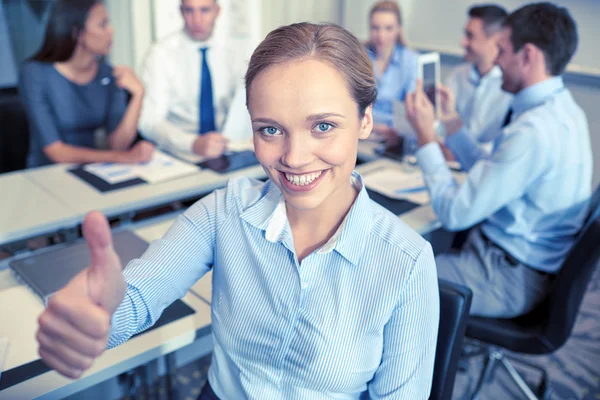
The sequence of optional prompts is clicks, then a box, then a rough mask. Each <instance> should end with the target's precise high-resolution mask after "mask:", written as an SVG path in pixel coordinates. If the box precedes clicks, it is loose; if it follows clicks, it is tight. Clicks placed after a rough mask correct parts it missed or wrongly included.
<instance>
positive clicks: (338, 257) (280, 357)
mask: <svg viewBox="0 0 600 400" xmlns="http://www.w3.org/2000/svg"><path fill="white" fill-rule="evenodd" d="M353 177H354V178H355V179H356V181H357V183H358V185H360V187H361V189H360V192H359V195H358V197H357V199H356V201H355V202H354V204H353V206H352V208H351V210H350V211H349V213H348V214H347V216H346V219H345V221H344V223H343V224H342V226H341V227H340V229H339V230H338V232H337V233H336V234H334V235H333V237H332V238H331V240H330V241H329V242H328V243H326V244H325V245H324V246H323V247H322V248H321V249H319V250H317V251H315V252H313V253H312V254H310V255H309V256H308V257H306V258H305V259H304V260H302V262H301V263H298V259H297V257H296V254H295V251H294V244H293V238H292V233H291V229H290V225H289V222H288V220H287V217H286V212H285V203H284V201H283V196H282V194H281V191H280V190H279V188H277V186H276V185H275V184H273V183H272V182H270V181H267V183H262V182H259V181H255V180H251V179H248V178H241V179H237V180H232V181H230V182H229V184H228V186H227V188H225V189H222V190H217V191H215V192H214V193H212V194H211V195H209V196H207V197H205V198H203V199H202V200H200V201H198V202H197V203H196V204H194V205H193V206H192V207H190V209H188V210H187V211H186V212H185V213H183V214H182V215H181V216H180V217H178V219H177V221H176V222H175V223H174V224H173V226H172V227H171V228H170V229H169V231H168V232H167V233H166V234H165V236H164V237H163V238H162V239H160V240H157V241H154V242H153V243H152V244H151V245H150V247H149V249H148V251H147V252H146V253H145V254H144V255H143V256H142V257H141V259H138V260H134V261H132V262H131V263H130V264H128V266H127V268H126V269H125V271H124V275H125V277H126V280H127V285H128V287H127V293H126V295H125V299H124V301H123V303H122V304H121V305H120V306H119V308H118V309H117V311H116V312H115V314H114V316H113V327H112V331H111V336H110V339H109V347H113V346H117V345H119V344H120V343H123V342H124V341H126V340H127V339H128V338H130V337H131V336H132V335H134V334H135V333H137V332H140V331H142V330H144V329H146V328H148V327H150V326H151V325H152V324H154V322H155V321H156V320H157V319H158V318H159V316H160V314H161V313H162V311H163V310H164V309H165V307H167V306H168V305H169V304H170V303H171V302H173V301H175V300H176V299H178V298H181V297H182V296H183V295H185V293H186V292H187V291H188V289H189V288H190V287H191V286H192V285H193V284H194V283H195V282H196V281H197V280H198V279H199V278H200V277H202V275H204V274H205V273H206V272H207V271H209V270H210V268H212V266H214V271H213V295H212V314H211V315H212V329H213V336H214V352H213V358H212V363H211V366H210V370H209V381H210V383H211V386H212V388H213V390H214V391H215V393H216V394H217V396H219V398H221V399H242V398H258V399H311V400H313V399H332V398H335V399H357V398H358V397H359V396H360V394H361V393H362V392H364V391H365V390H368V391H369V394H370V397H371V398H372V399H426V398H428V396H429V392H430V389H431V381H432V374H433V365H434V357H435V347H436V339H437V328H438V320H439V294H438V287H437V276H436V269H435V262H434V258H433V253H432V250H431V246H430V245H429V243H427V242H426V241H425V240H424V239H423V238H421V237H420V236H419V235H418V234H416V233H415V232H414V231H413V230H411V229H410V228H409V227H408V226H407V225H405V224H404V223H403V222H402V221H401V220H400V219H399V218H397V217H396V216H394V215H393V214H391V213H390V212H389V211H387V210H385V209H384V208H382V207H381V206H379V205H378V204H376V203H375V202H373V201H372V200H370V199H369V196H368V194H367V192H366V190H365V189H364V187H363V185H362V181H361V178H360V177H359V176H358V175H357V174H355V175H353Z"/></svg>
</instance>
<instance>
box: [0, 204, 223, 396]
mask: <svg viewBox="0 0 600 400" xmlns="http://www.w3.org/2000/svg"><path fill="white" fill-rule="evenodd" d="M174 218H176V215H174V214H173V215H168V216H166V217H165V216H161V217H158V218H157V219H156V220H154V221H153V222H148V221H146V222H144V223H143V224H140V226H139V229H134V230H135V231H136V232H137V233H138V234H139V235H140V236H141V237H143V238H144V239H146V240H150V241H151V240H153V239H156V238H158V237H160V236H162V234H164V232H165V231H166V229H168V227H169V226H170V225H171V223H172V221H173V220H174ZM132 228H137V226H132ZM8 262H9V260H3V261H2V262H0V298H2V290H8V289H12V288H15V287H17V288H18V289H20V288H23V287H22V286H19V283H18V282H16V281H14V280H13V279H12V277H11V275H10V273H9V271H8V270H7V269H6V268H7V266H8ZM204 279H207V280H206V281H205V284H206V283H208V284H209V285H211V284H210V277H205V278H204ZM18 292H19V293H20V295H21V296H25V297H24V298H23V299H24V300H25V301H23V303H24V308H27V309H28V310H29V312H26V311H25V310H24V309H22V310H20V311H19V314H18V316H17V315H10V316H6V315H5V316H0V336H2V335H6V336H9V340H10V341H11V345H10V346H11V347H10V348H13V349H19V351H18V353H17V354H15V353H13V354H12V356H11V359H10V360H11V362H10V364H8V365H5V370H8V369H11V368H13V367H15V366H19V365H22V364H26V363H28V362H31V361H34V360H35V359H36V358H37V355H36V354H37V343H36V341H35V336H34V335H35V330H36V329H37V317H38V316H39V314H40V313H41V312H42V311H43V304H42V302H41V300H40V299H39V298H38V297H37V296H36V295H35V294H34V293H33V292H30V291H28V290H27V291H25V290H19V291H18ZM5 293H8V292H5ZM4 300H6V299H4ZM182 300H183V301H184V302H185V303H186V304H187V305H188V306H190V307H191V308H192V309H194V311H195V313H194V314H193V315H190V316H188V317H184V318H181V319H180V320H177V321H175V322H172V323H170V324H167V325H165V326H162V327H159V328H157V329H154V330H151V331H148V332H146V333H143V334H141V335H139V336H136V337H134V338H132V339H130V340H129V341H128V342H126V343H124V344H122V345H121V346H118V347H116V348H114V349H111V350H108V351H107V352H105V353H104V354H103V355H102V356H101V357H99V358H98V359H97V360H96V362H95V363H94V365H93V366H92V368H91V369H90V370H89V371H87V372H86V373H85V374H84V375H83V377H82V378H80V379H78V380H76V381H73V380H70V379H67V378H64V377H62V376H61V375H59V374H58V373H56V372H54V371H49V372H46V373H44V374H41V375H38V376H36V377H34V378H31V379H29V380H26V381H23V382H21V383H19V384H16V385H14V386H11V387H9V388H7V389H5V390H3V391H0V400H4V399H10V400H13V399H32V398H42V399H44V398H47V399H56V398H63V397H65V396H69V395H71V394H73V393H77V392H79V391H82V390H85V389H87V388H89V387H91V386H94V385H96V384H98V383H100V382H103V381H105V380H107V379H110V378H112V377H114V376H117V375H119V374H121V373H123V372H126V371H129V370H131V369H133V368H136V367H138V366H140V365H144V364H146V363H148V362H150V361H152V360H154V359H157V358H159V357H162V356H164V355H167V354H170V353H173V352H174V351H176V350H178V349H181V348H183V347H184V346H187V345H189V344H191V343H192V342H194V341H195V340H196V339H197V338H196V332H197V331H198V330H201V329H202V330H206V331H207V334H206V335H205V336H203V337H201V338H198V340H199V341H202V343H200V345H201V346H202V348H203V349H206V350H205V353H204V354H207V353H209V352H210V351H212V335H211V334H209V332H210V329H209V327H210V323H211V316H210V304H209V303H208V302H207V301H206V300H204V299H203V298H201V297H200V296H198V295H197V294H195V293H193V292H192V291H190V292H188V294H187V295H186V296H185V297H184V298H183V299H182ZM9 320H10V321H9ZM12 320H15V322H12ZM17 320H18V322H17ZM7 325H18V327H17V328H14V327H13V328H10V329H11V330H10V331H9V330H8V329H9V328H8V327H7ZM3 327H4V328H3ZM15 329H16V330H18V332H16V333H15ZM6 332H9V333H6ZM10 348H9V351H10Z"/></svg>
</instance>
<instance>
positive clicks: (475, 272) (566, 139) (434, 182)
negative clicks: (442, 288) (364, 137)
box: [406, 3, 592, 317]
mask: <svg viewBox="0 0 600 400" xmlns="http://www.w3.org/2000/svg"><path fill="white" fill-rule="evenodd" d="M577 41H578V39H577V31H576V26H575V22H574V21H573V19H572V18H571V16H570V14H569V13H568V11H567V10H566V9H565V8H562V7H557V6H555V5H552V4H549V3H539V4H532V5H528V6H525V7H523V8H521V9H519V10H517V11H515V12H514V13H512V14H511V15H510V16H508V18H507V19H506V21H505V23H504V29H503V31H502V35H501V37H500V40H499V55H498V58H497V60H496V63H497V64H498V65H499V66H500V68H501V69H502V71H503V84H502V88H503V89H504V90H506V91H508V92H510V93H514V94H515V99H514V104H513V106H512V108H511V112H510V114H509V115H507V118H506V122H507V126H506V127H505V128H504V129H503V130H502V132H501V134H500V135H499V136H498V138H497V139H496V140H495V143H494V147H493V150H492V153H491V154H489V155H487V154H486V153H484V152H483V151H482V150H481V149H480V148H479V147H478V146H477V145H476V143H475V142H474V141H473V139H472V136H471V135H470V134H469V132H468V128H467V127H465V126H464V124H463V122H462V121H461V119H460V117H459V116H458V115H454V116H447V117H448V118H446V121H447V122H446V131H447V132H448V133H449V134H451V136H450V137H449V138H448V145H449V146H450V148H451V149H452V150H453V152H454V153H455V154H456V156H457V158H458V160H459V161H460V162H461V164H462V165H463V166H464V168H465V169H466V171H468V175H467V177H466V180H465V181H464V183H463V184H462V185H458V184H457V183H456V181H455V180H454V179H453V177H452V175H451V174H450V170H449V169H448V167H447V166H446V163H445V162H444V158H443V156H442V153H441V151H440V147H439V145H438V144H437V143H436V142H435V134H434V132H433V128H432V126H433V110H432V107H431V104H430V103H429V102H428V101H427V100H426V97H425V96H424V94H423V93H422V90H421V87H420V86H421V85H420V84H418V85H417V91H416V92H415V94H411V95H410V96H407V102H406V103H407V104H406V106H407V114H408V115H409V119H410V121H411V123H412V124H413V126H414V127H415V130H416V131H417V133H418V138H419V144H420V146H421V148H420V149H419V151H418V152H417V159H418V162H419V165H420V166H421V169H422V170H423V174H424V178H425V181H426V183H427V185H428V187H429V191H430V194H431V199H432V205H433V208H434V210H435V212H436V214H437V216H438V217H439V219H440V220H441V222H442V223H443V225H444V227H446V228H447V229H450V230H463V229H466V228H470V227H473V226H476V228H475V229H472V230H471V232H470V234H469V237H468V238H467V241H466V243H465V245H464V247H463V248H462V250H461V251H460V252H457V253H450V254H444V255H440V256H438V257H437V258H436V263H437V268H438V274H439V276H440V277H442V278H445V279H449V280H453V281H456V282H459V283H462V284H465V285H466V286H469V287H470V288H471V289H472V290H473V293H474V295H473V305H472V307H471V313H472V314H474V315H482V316H494V317H513V316H516V315H521V314H524V313H526V312H528V311H530V310H531V309H533V308H534V307H535V306H536V305H537V304H539V302H541V301H542V300H543V299H544V297H545V296H546V295H547V294H548V292H549V290H550V289H551V282H552V279H553V275H554V274H556V272H558V270H559V269H560V266H561V264H562V262H563V261H564V259H565V257H566V256H567V253H568V252H569V250H570V248H571V246H572V245H573V243H574V240H575V237H576V235H577V233H578V231H579V230H580V228H581V225H582V222H583V220H584V218H585V215H586V213H587V208H588V202H589V197H590V194H591V180H592V155H591V148H590V138H589V128H588V124H587V120H586V117H585V115H584V113H583V111H582V110H581V108H579V106H578V105H577V104H576V103H575V101H574V100H573V97H572V96H571V93H570V92H569V90H567V89H566V88H565V87H564V84H563V81H562V78H561V77H560V75H561V74H562V72H563V71H564V69H565V67H566V65H567V63H568V62H569V60H570V59H571V57H572V55H573V53H574V52H575V49H576V47H577ZM479 224H480V225H479Z"/></svg>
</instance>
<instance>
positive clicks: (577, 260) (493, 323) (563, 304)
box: [466, 187, 600, 400]
mask: <svg viewBox="0 0 600 400" xmlns="http://www.w3.org/2000/svg"><path fill="white" fill-rule="evenodd" d="M598 238H600V187H599V188H597V189H596V191H595V192H594V195H593V196H592V199H591V201H590V208H589V212H588V217H587V219H586V222H585V224H584V226H583V228H582V229H581V231H580V233H579V236H578V238H577V241H576V243H575V245H574V246H573V248H572V249H571V251H570V252H569V255H568V257H567V258H566V259H565V261H564V263H563V265H562V267H561V269H560V271H559V272H558V274H557V276H556V278H555V281H554V288H553V289H552V293H551V294H550V295H549V296H548V298H547V299H546V300H545V301H543V302H542V303H541V304H540V305H539V306H537V307H536V308H535V309H534V310H533V311H531V312H530V313H528V314H526V315H523V316H520V317H517V318H513V319H496V318H481V317H472V318H470V319H469V322H468V326H467V334H466V336H467V338H471V339H475V340H476V341H478V342H479V344H480V345H481V349H482V351H480V352H474V353H473V354H471V355H475V354H485V355H486V356H487V359H486V361H485V368H484V370H483V372H482V374H481V376H480V378H479V381H478V384H477V386H476V389H475V392H474V394H473V397H472V398H473V399H476V398H477V397H478V395H479V392H480V390H481V388H482V386H483V384H484V382H486V381H487V380H488V379H489V378H490V377H491V374H492V373H493V370H494V367H495V366H496V365H498V364H499V365H502V366H503V367H504V368H505V369H506V370H507V371H508V373H509V374H510V376H511V378H512V379H513V381H514V382H515V383H516V384H517V385H518V387H519V388H520V390H521V391H522V392H523V393H524V394H525V395H526V396H527V398H528V399H532V400H533V399H538V397H537V396H538V395H539V396H540V398H542V399H545V398H548V397H549V395H550V386H549V379H548V374H547V373H546V370H545V369H543V368H541V367H539V366H536V365H532V364H529V363H525V362H523V361H522V360H518V361H517V360H513V361H515V362H518V363H521V364H523V365H528V366H530V367H532V368H533V369H536V370H538V371H540V372H541V374H542V379H541V382H540V384H539V385H538V387H537V391H538V394H537V395H536V394H535V393H534V391H533V390H532V389H531V388H530V387H529V386H528V385H527V383H526V382H525V380H524V379H523V378H522V377H521V375H520V374H519V373H518V372H517V371H516V370H515V368H514V367H513V366H512V364H511V363H510V361H509V360H508V358H507V356H506V355H505V354H504V353H503V352H502V349H508V350H510V351H514V352H518V353H523V354H550V353H553V352H554V351H556V350H557V349H558V348H560V347H561V346H562V345H563V344H564V343H565V342H566V341H567V339H569V336H570V335H571V332H572V330H573V326H574V325H575V320H576V318H577V314H578V313H579V307H580V306H581V302H582V300H583V296H584V294H585V292H586V289H587V287H588V283H589V282H590V280H591V278H592V275H593V273H594V270H595V268H596V265H597V264H598V262H599V261H600V245H599V242H598Z"/></svg>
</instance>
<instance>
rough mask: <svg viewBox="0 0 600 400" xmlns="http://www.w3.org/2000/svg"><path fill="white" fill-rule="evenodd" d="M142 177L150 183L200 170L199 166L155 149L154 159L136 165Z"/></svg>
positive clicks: (135, 167)
mask: <svg viewBox="0 0 600 400" xmlns="http://www.w3.org/2000/svg"><path fill="white" fill-rule="evenodd" d="M134 169H135V170H136V171H137V173H138V175H139V177H140V178H142V179H143V180H145V181H146V182H148V183H157V182H162V181H167V180H170V179H174V178H179V177H180V176H185V175H190V174H193V173H195V172H198V171H199V170H198V167H196V166H195V165H191V164H188V163H186V162H183V161H180V160H178V159H176V158H175V157H171V156H169V155H167V154H165V153H163V152H162V151H160V150H155V151H154V155H153V156H152V159H151V160H150V161H149V162H147V163H145V164H138V165H136V166H134Z"/></svg>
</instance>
